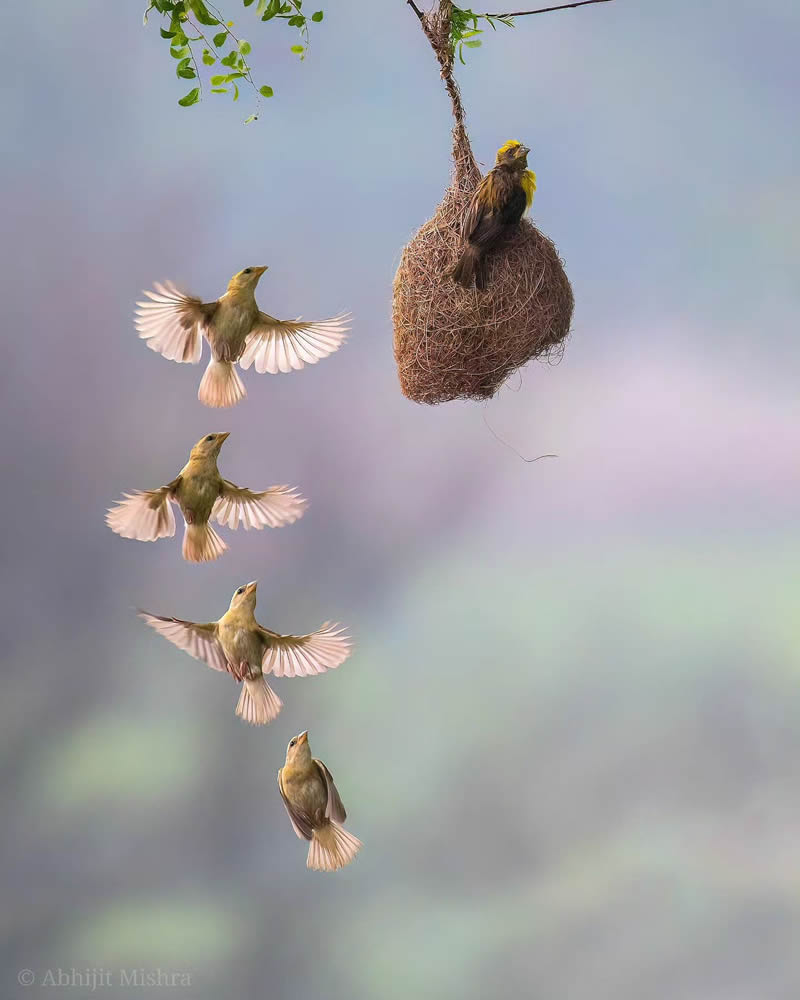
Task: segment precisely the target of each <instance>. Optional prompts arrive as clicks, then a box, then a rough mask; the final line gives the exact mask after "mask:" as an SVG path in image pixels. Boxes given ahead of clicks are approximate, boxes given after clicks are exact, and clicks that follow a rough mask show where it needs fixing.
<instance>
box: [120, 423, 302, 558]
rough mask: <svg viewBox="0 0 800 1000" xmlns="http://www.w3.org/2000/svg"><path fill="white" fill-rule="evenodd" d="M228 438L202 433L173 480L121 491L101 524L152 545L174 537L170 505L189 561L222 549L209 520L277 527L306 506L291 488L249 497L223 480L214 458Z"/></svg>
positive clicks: (229, 524)
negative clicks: (178, 512) (180, 519)
mask: <svg viewBox="0 0 800 1000" xmlns="http://www.w3.org/2000/svg"><path fill="white" fill-rule="evenodd" d="M227 437H228V434H227V433H225V434H206V435H205V437H202V438H201V439H200V440H199V441H198V442H197V444H196V445H195V446H194V448H192V450H191V453H190V454H189V461H188V462H187V463H186V465H184V467H183V468H182V469H181V471H180V472H179V473H178V476H177V477H176V478H175V479H173V480H172V482H169V483H167V485H166V486H162V487H161V488H160V489H157V490H144V491H141V492H136V493H125V494H123V499H122V500H118V501H117V504H116V506H115V507H111V508H109V510H108V512H107V513H106V524H107V525H108V526H109V528H111V530H112V531H115V532H116V533H117V534H118V535H122V537H123V538H136V539H138V540H139V541H140V542H154V541H156V539H158V538H171V537H172V536H173V535H174V534H175V515H174V514H173V511H172V503H176V504H177V505H178V506H179V507H180V509H181V513H182V514H183V519H184V522H185V524H186V530H185V532H184V536H183V558H184V559H186V560H188V561H189V562H210V561H211V560H213V559H218V558H219V557H220V556H221V555H222V553H223V552H225V550H226V549H227V547H228V546H227V545H226V544H225V542H223V540H222V539H221V538H220V536H219V535H218V534H217V532H216V531H215V530H214V529H213V528H212V527H211V525H210V524H209V521H212V520H214V521H217V523H218V524H224V525H226V526H227V527H229V528H232V529H235V528H237V527H238V526H239V524H240V523H241V524H243V525H244V529H245V531H247V530H248V529H249V528H256V529H260V528H264V527H270V528H278V527H281V526H283V525H284V524H292V522H293V521H296V520H297V519H298V518H299V517H302V515H303V513H304V512H305V509H306V506H307V504H308V502H307V501H306V500H304V499H303V497H301V496H300V494H299V493H298V492H297V490H295V489H294V488H293V487H289V486H271V487H270V488H269V489H268V490H262V491H261V492H258V493H254V492H253V491H252V490H248V489H244V488H243V487H241V486H236V485H235V484H234V483H231V482H229V481H228V480H227V479H223V478H222V476H221V475H220V473H219V470H218V469H217V457H218V456H219V451H220V448H221V447H222V445H223V444H224V443H225V440H226V439H227Z"/></svg>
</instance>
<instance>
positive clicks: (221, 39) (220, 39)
mask: <svg viewBox="0 0 800 1000" xmlns="http://www.w3.org/2000/svg"><path fill="white" fill-rule="evenodd" d="M227 37H228V32H227V31H220V33H219V34H218V35H214V47H215V48H219V47H220V45H224V44H225V39H226V38H227Z"/></svg>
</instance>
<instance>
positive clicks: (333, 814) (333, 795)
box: [313, 757, 347, 823]
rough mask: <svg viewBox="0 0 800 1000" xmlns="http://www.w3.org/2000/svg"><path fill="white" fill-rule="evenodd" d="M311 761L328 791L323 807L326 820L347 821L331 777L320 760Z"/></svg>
mask: <svg viewBox="0 0 800 1000" xmlns="http://www.w3.org/2000/svg"><path fill="white" fill-rule="evenodd" d="M313 760H314V763H315V764H316V765H317V767H318V768H319V771H320V774H321V775H322V780H323V781H324V782H325V785H326V787H327V789H328V804H327V805H326V806H325V815H326V816H327V817H328V819H332V820H333V821H334V822H335V823H344V821H345V820H346V819H347V813H346V812H345V808H344V805H343V804H342V800H341V797H340V795H339V792H338V791H337V789H336V785H335V784H334V783H333V775H332V774H331V772H330V771H329V770H328V769H327V767H325V765H324V764H323V763H322V761H321V760H317V758H316V757H314V758H313Z"/></svg>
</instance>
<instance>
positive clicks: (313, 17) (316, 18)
mask: <svg viewBox="0 0 800 1000" xmlns="http://www.w3.org/2000/svg"><path fill="white" fill-rule="evenodd" d="M323 17H325V14H324V13H323V11H321V10H318V11H315V12H314V13H313V14H312V15H311V20H312V21H316V22H317V24H319V22H320V21H321V20H322V19H323Z"/></svg>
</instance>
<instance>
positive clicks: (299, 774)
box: [278, 731, 362, 872]
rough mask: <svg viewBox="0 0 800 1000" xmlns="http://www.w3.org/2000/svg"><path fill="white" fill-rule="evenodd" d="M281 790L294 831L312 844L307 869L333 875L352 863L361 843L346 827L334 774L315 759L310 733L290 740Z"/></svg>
mask: <svg viewBox="0 0 800 1000" xmlns="http://www.w3.org/2000/svg"><path fill="white" fill-rule="evenodd" d="M278 789H279V790H280V793H281V798H282V799H283V804H284V805H285V806H286V812H287V813H288V814H289V819H290V820H291V821H292V827H293V828H294V832H295V833H296V834H297V836H298V837H299V838H300V839H301V840H308V841H310V843H309V845H308V858H307V860H306V867H308V868H313V869H315V870H316V871H320V872H333V871H336V870H337V869H339V868H344V866H345V865H348V864H350V862H351V861H352V860H353V858H354V857H355V856H356V854H358V851H359V849H360V848H361V846H362V845H361V841H360V840H359V839H358V837H354V836H353V834H352V833H350V832H349V831H348V830H345V828H344V827H343V826H342V823H344V821H345V820H346V819H347V813H346V812H345V809H344V806H343V805H342V800H341V798H340V797H339V792H338V791H337V790H336V785H335V784H334V783H333V775H332V774H331V772H330V771H329V770H328V768H327V767H326V766H325V765H324V764H323V763H322V761H321V760H317V759H316V757H312V756H311V747H310V746H309V744H308V731H306V732H304V733H300V735H299V736H293V737H292V739H290V740H289V745H288V746H287V748H286V763H285V764H284V765H283V767H282V768H281V769H280V770H279V771H278Z"/></svg>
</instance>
